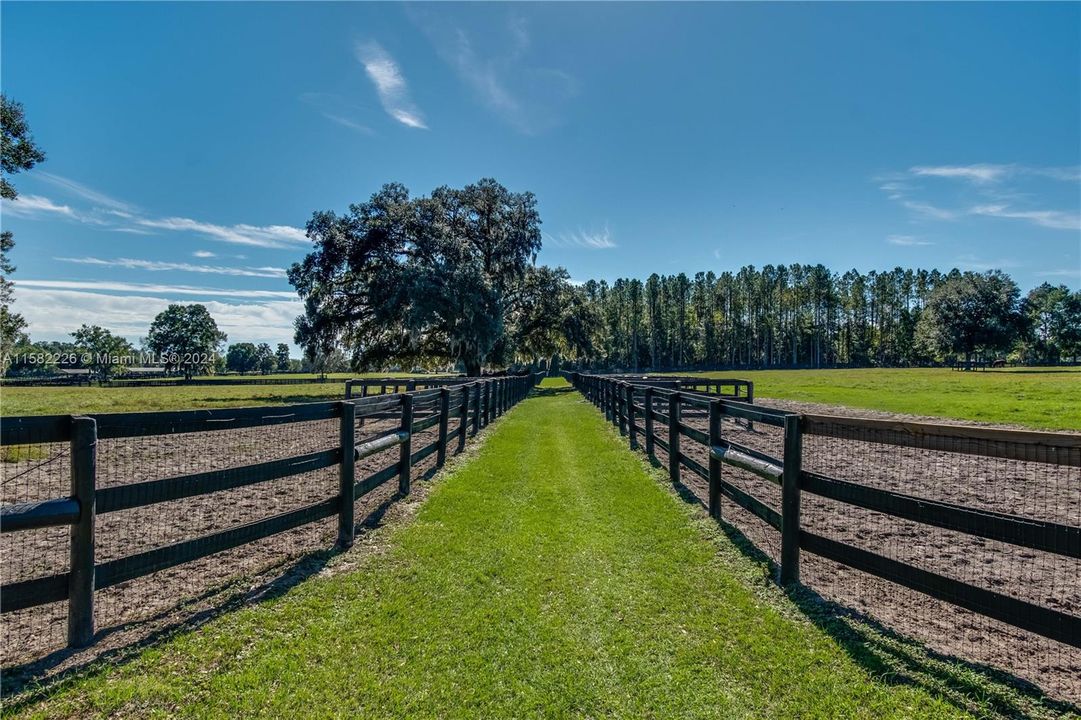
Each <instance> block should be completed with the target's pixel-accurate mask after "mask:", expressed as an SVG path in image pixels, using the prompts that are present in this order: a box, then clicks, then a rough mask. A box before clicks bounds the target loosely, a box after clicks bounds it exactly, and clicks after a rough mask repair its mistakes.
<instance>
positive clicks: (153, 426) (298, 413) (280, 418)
mask: <svg viewBox="0 0 1081 720" xmlns="http://www.w3.org/2000/svg"><path fill="white" fill-rule="evenodd" d="M340 414H341V405H340V403H338V402H326V403H302V404H299V405H285V406H267V407H254V408H222V409H214V410H181V411H175V412H145V413H107V414H104V415H92V416H91V417H93V418H94V419H95V420H97V423H98V439H99V440H107V439H110V438H126V437H139V436H141V435H172V434H176V433H189V432H209V431H215V430H236V429H239V428H248V427H264V426H270V425H283V424H285V423H294V422H308V421H312V420H330V419H333V418H336V417H338V416H339V415H340Z"/></svg>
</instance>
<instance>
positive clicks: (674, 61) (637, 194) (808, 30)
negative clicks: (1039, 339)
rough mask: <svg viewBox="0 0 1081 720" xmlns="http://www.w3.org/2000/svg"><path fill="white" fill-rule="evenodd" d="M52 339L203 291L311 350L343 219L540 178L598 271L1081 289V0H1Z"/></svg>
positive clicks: (557, 224) (120, 322) (581, 257)
mask: <svg viewBox="0 0 1081 720" xmlns="http://www.w3.org/2000/svg"><path fill="white" fill-rule="evenodd" d="M0 15H2V17H0V19H2V37H0V39H2V51H0V52H2V55H0V60H2V69H0V81H2V85H3V89H4V92H5V93H7V94H8V95H9V96H11V97H13V98H15V99H17V100H19V101H21V102H22V103H23V104H24V105H25V107H26V111H27V115H28V119H29V121H30V123H31V126H32V128H33V131H34V134H35V136H36V138H37V140H38V142H39V144H40V145H41V146H42V147H43V148H44V149H45V150H46V152H47V153H48V161H47V162H46V163H44V164H43V165H41V166H40V167H39V168H37V169H35V170H33V171H30V172H28V173H23V174H22V175H19V176H16V177H15V178H14V180H15V183H16V186H17V187H18V189H19V191H20V193H21V198H20V200H19V201H16V202H15V203H6V204H5V205H4V207H3V225H4V227H5V228H6V229H10V230H12V231H14V232H15V236H16V242H17V247H16V249H15V252H14V254H13V259H14V260H15V262H16V264H17V265H18V272H17V273H16V275H15V279H16V281H17V301H16V308H17V309H18V310H19V311H20V312H22V313H23V314H24V315H25V316H26V317H27V318H28V320H29V321H30V324H31V335H32V336H33V337H35V338H38V339H64V338H65V335H66V333H68V332H70V331H71V330H72V329H74V328H75V327H77V326H78V325H79V324H81V323H83V322H90V323H99V324H102V325H106V326H108V327H112V328H113V329H115V330H118V331H120V332H121V333H123V334H125V335H127V336H129V337H131V338H132V339H135V338H138V337H139V336H142V335H145V332H146V327H147V326H148V325H149V322H150V320H151V319H152V317H153V315H154V314H155V313H156V312H157V311H159V310H160V309H162V308H163V307H164V306H165V305H166V304H167V303H168V302H169V301H185V302H196V301H198V302H204V303H206V304H207V305H208V306H209V307H210V309H211V312H212V313H213V314H214V316H215V317H216V318H217V319H218V321H219V324H220V325H221V326H222V327H223V329H224V330H225V331H226V332H228V333H229V336H230V342H234V341H245V340H251V341H269V342H279V341H282V340H287V341H290V342H291V341H292V337H291V336H292V331H291V323H292V318H293V317H294V316H295V315H297V314H298V313H299V312H300V309H301V308H300V304H299V303H298V302H297V301H296V298H295V295H294V294H293V293H292V291H291V288H290V286H289V285H288V283H287V282H286V280H285V279H284V268H286V267H288V265H290V264H291V263H292V262H295V261H297V260H299V259H300V258H302V257H303V255H304V253H305V251H306V241H305V239H304V237H303V232H302V230H301V228H302V227H303V225H304V223H305V221H306V220H307V219H308V217H309V216H310V215H311V213H312V211H313V210H317V209H335V210H343V209H345V208H346V206H347V205H348V203H350V202H356V201H362V200H365V199H367V197H368V196H369V195H370V194H371V193H372V192H374V191H375V190H377V189H378V188H379V187H380V186H381V185H382V184H383V183H385V182H389V181H398V182H402V183H404V184H405V185H406V186H408V187H409V188H410V189H411V190H413V191H414V192H416V193H427V192H429V191H431V190H432V189H433V188H435V187H437V186H439V185H442V184H449V185H463V184H465V183H468V182H472V181H475V180H477V179H479V178H482V177H487V176H492V177H495V178H497V179H498V180H499V181H500V182H502V183H503V184H504V185H506V186H508V187H509V188H511V189H514V190H531V191H533V192H534V193H536V195H537V197H538V201H539V206H540V210H541V216H542V218H543V221H544V225H543V229H544V233H545V247H544V250H543V251H542V253H541V256H540V259H539V260H540V262H543V263H548V264H558V265H563V266H565V267H566V268H567V269H568V270H569V271H570V273H571V275H572V277H573V278H575V279H577V280H584V279H587V278H590V277H596V278H608V279H612V278H614V277H617V276H637V277H645V276H647V275H648V274H650V273H652V272H660V273H675V272H680V271H685V272H687V273H693V272H695V271H698V270H713V271H715V272H721V271H724V270H734V269H738V268H739V267H740V266H742V265H744V264H753V265H756V266H761V265H764V264H767V263H792V262H801V263H817V262H821V263H824V264H826V265H827V266H829V267H830V268H832V269H834V270H837V271H843V270H846V269H849V268H853V267H855V268H857V269H860V270H864V271H866V270H870V269H876V268H877V269H883V268H891V267H894V266H897V265H900V266H904V267H913V266H923V267H938V268H940V269H943V270H945V269H948V268H951V267H960V268H962V269H974V270H983V269H987V268H991V267H998V268H1002V269H1004V270H1006V271H1008V272H1009V273H1011V274H1012V275H1013V276H1014V277H1015V278H1016V279H1017V281H1018V282H1019V283H1020V284H1021V286H1022V288H1024V289H1026V290H1027V289H1028V288H1029V287H1032V286H1034V285H1037V284H1039V283H1040V282H1043V281H1045V280H1046V281H1051V282H1055V283H1065V284H1067V285H1069V286H1071V287H1073V288H1078V287H1081V219H1079V216H1081V181H1079V166H1081V5H1079V4H1077V3H1069V4H1068V3H1060V4H1048V5H1040V4H1035V3H1028V4H1001V3H985V4H948V5H931V4H922V3H916V4H876V3H862V4H855V3H850V4H829V5H827V4H801V5H788V4H714V5H706V4H693V5H690V4H689V5H673V4H664V5H660V4H656V5H647V4H627V5H623V4H575V5H572V4H549V5H531V4H514V5H496V4H473V5H447V4H439V5H381V4H379V5H377V4H347V3H335V4H312V3H306V4H286V3H276V4H255V3H235V4H209V3H190V4H127V3H122V4H99V5H95V4H58V3H40V4H29V3H10V2H8V3H4V4H3V6H2V9H0Z"/></svg>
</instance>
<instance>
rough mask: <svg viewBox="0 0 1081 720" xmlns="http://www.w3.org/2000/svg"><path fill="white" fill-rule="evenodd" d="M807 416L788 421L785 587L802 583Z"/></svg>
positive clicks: (783, 509)
mask: <svg viewBox="0 0 1081 720" xmlns="http://www.w3.org/2000/svg"><path fill="white" fill-rule="evenodd" d="M802 455H803V416H802V415H785V418H784V474H783V475H782V476H781V584H782V585H791V584H794V583H798V582H799V533H800V529H799V526H800V517H799V515H800V489H799V478H800V471H801V466H802Z"/></svg>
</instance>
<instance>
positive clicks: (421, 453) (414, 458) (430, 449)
mask: <svg viewBox="0 0 1081 720" xmlns="http://www.w3.org/2000/svg"><path fill="white" fill-rule="evenodd" d="M438 448H439V439H438V438H436V439H435V440H433V441H432V443H431V444H430V445H426V446H425V447H422V448H421V449H420V450H417V451H416V452H415V453H413V454H412V455H410V456H409V464H410V465H416V464H417V463H419V462H420V461H421V460H423V459H424V458H426V457H428V456H429V455H431V454H432V453H434V452H435V451H436V450H437V449H438Z"/></svg>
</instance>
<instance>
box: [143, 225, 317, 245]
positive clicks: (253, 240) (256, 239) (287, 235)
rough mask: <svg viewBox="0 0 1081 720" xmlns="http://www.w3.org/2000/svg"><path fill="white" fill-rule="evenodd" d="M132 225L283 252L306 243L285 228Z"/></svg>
mask: <svg viewBox="0 0 1081 720" xmlns="http://www.w3.org/2000/svg"><path fill="white" fill-rule="evenodd" d="M135 223H136V224H137V225H139V226H141V227H147V228H155V229H158V230H172V231H180V232H193V233H197V234H199V235H205V236H206V237H210V238H213V239H215V240H221V241H222V242H227V243H233V244H235V245H252V246H255V247H264V248H285V247H290V246H295V245H298V244H306V243H307V242H308V238H307V236H306V235H305V234H304V231H303V230H301V229H300V228H295V227H291V226H289V225H262V226H259V225H245V224H240V225H216V224H214V223H208V222H202V221H200V220H192V219H191V218H183V217H170V218H140V219H138V220H136V221H135Z"/></svg>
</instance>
